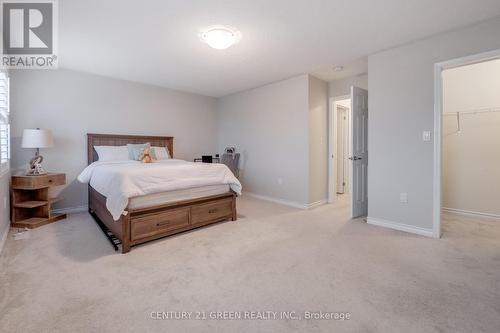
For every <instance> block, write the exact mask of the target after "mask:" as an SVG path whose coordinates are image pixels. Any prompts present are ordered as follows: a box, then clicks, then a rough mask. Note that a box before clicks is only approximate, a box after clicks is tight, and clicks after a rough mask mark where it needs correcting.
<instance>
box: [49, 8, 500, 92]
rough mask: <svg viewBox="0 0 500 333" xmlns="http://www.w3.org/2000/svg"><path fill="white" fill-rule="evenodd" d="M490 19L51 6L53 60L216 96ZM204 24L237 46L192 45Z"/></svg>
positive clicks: (464, 13)
mask: <svg viewBox="0 0 500 333" xmlns="http://www.w3.org/2000/svg"><path fill="white" fill-rule="evenodd" d="M498 15H500V1H498V0H439V1H436V0H406V1H401V0H384V1H373V0H251V1H237V0H227V1H222V0H211V1H206V0H198V1H194V0H176V1H174V0H143V1H137V0H133V1H132V0H85V1H82V0H60V1H59V61H60V62H59V64H60V66H61V67H64V68H69V69H75V70H80V71H85V72H91V73H96V74H100V75H106V76H111V77H116V78H121V79H126V80H131V81H138V82H144V83H149V84H154V85H159V86H164V87H169V88H174V89H178V90H184V91H190V92H195V93H200V94H204V95H210V96H217V97H218V96H224V95H227V94H230V93H233V92H237V91H241V90H245V89H248V88H252V87H256V86H260V85H262V84H266V83H269V82H273V81H277V80H281V79H284V78H288V77H292V76H294V75H297V74H301V73H315V74H316V75H317V76H320V77H323V78H325V79H331V78H338V77H341V76H342V75H345V73H344V74H342V73H337V74H332V73H331V72H333V70H332V67H333V66H335V65H344V66H346V69H347V68H348V65H349V64H350V63H352V62H354V63H356V62H362V61H365V62H366V60H362V59H363V58H364V57H366V55H368V54H371V53H374V52H377V51H379V50H382V49H386V48H389V47H392V46H396V45H399V44H403V43H406V42H409V41H412V40H415V39H419V38H423V37H426V36H430V35H433V34H436V33H439V32H443V31H447V30H451V29H454V28H457V27H461V26H465V25H469V24H472V23H475V22H479V21H484V20H486V19H489V18H493V17H495V16H498ZM213 24H225V25H231V26H235V27H237V28H238V29H240V31H241V33H242V35H243V37H242V40H241V42H240V44H238V45H236V46H233V47H231V48H229V49H227V50H224V51H218V50H214V49H211V48H209V47H208V46H207V45H206V44H204V43H201V42H200V41H199V39H198V31H199V30H200V29H201V28H203V27H206V26H210V25H213ZM346 72H347V71H346ZM339 75H340V76H339Z"/></svg>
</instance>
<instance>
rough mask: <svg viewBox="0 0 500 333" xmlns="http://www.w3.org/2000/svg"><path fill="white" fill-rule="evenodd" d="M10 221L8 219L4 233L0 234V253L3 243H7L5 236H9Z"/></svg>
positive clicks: (0, 252)
mask: <svg viewBox="0 0 500 333" xmlns="http://www.w3.org/2000/svg"><path fill="white" fill-rule="evenodd" d="M9 226H10V221H9V225H8V226H7V228H5V229H6V230H4V233H3V235H2V239H0V254H2V251H3V248H4V247H5V243H7V237H8V236H9V231H10V228H9Z"/></svg>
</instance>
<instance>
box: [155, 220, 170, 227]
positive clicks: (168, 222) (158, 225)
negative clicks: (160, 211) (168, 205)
mask: <svg viewBox="0 0 500 333" xmlns="http://www.w3.org/2000/svg"><path fill="white" fill-rule="evenodd" d="M169 224H170V221H164V222H158V223H156V226H157V227H161V226H164V225H169Z"/></svg>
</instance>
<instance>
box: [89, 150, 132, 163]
mask: <svg viewBox="0 0 500 333" xmlns="http://www.w3.org/2000/svg"><path fill="white" fill-rule="evenodd" d="M94 149H95V151H96V152H97V155H98V156H99V161H101V162H103V161H126V160H130V157H129V153H128V148H127V146H94Z"/></svg>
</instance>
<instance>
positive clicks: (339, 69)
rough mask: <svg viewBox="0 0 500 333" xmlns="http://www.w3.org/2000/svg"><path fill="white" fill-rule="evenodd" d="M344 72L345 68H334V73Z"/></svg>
mask: <svg viewBox="0 0 500 333" xmlns="http://www.w3.org/2000/svg"><path fill="white" fill-rule="evenodd" d="M343 70H344V66H335V67H333V71H334V72H342V71H343Z"/></svg>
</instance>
